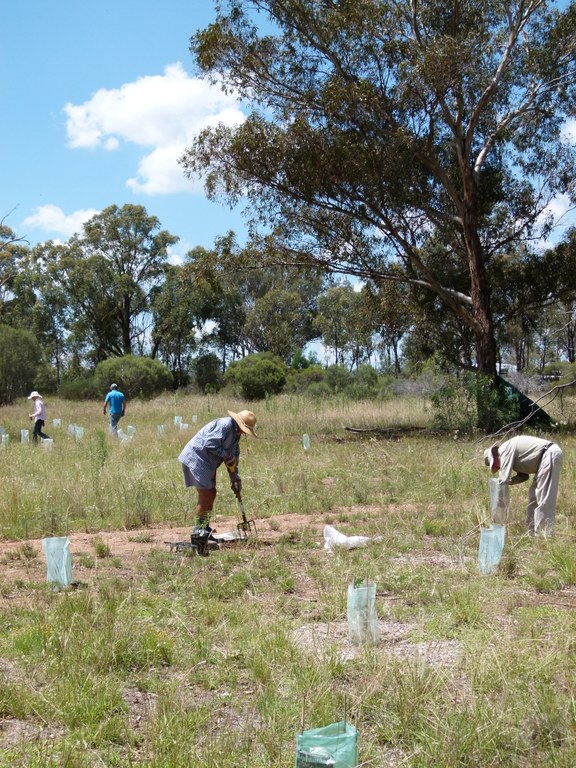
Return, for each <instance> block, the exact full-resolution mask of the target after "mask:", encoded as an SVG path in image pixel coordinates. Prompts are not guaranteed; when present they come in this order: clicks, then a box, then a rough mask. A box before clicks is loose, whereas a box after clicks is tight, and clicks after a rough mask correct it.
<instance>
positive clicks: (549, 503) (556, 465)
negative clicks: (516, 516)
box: [526, 443, 562, 535]
mask: <svg viewBox="0 0 576 768" xmlns="http://www.w3.org/2000/svg"><path fill="white" fill-rule="evenodd" d="M561 468H562V450H561V448H559V447H558V446H557V445H556V444H555V443H552V445H550V447H549V448H547V449H546V451H545V452H544V454H543V455H542V459H541V461H540V466H539V467H538V472H536V474H535V475H534V480H533V481H532V484H531V485H530V490H529V491H528V509H527V511H526V529H527V531H528V533H529V534H532V535H534V534H537V533H540V534H544V535H551V534H552V533H553V531H554V518H555V517H556V498H557V496H558V482H559V480H560V469H561Z"/></svg>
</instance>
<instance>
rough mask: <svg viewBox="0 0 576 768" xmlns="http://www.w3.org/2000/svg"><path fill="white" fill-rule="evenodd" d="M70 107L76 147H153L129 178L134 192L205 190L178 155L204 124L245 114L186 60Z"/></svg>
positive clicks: (237, 119)
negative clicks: (185, 63) (192, 74)
mask: <svg viewBox="0 0 576 768" xmlns="http://www.w3.org/2000/svg"><path fill="white" fill-rule="evenodd" d="M64 111H65V113H66V115H67V123H66V129H67V135H68V144H69V146H70V147H72V148H75V149H78V148H84V149H89V148H92V149H93V148H103V149H105V150H107V151H118V149H119V148H120V147H121V144H122V142H124V143H127V144H134V145H136V146H139V147H145V148H150V151H149V152H148V153H147V154H145V155H144V156H143V157H142V158H141V160H140V163H139V167H138V172H137V176H136V177H134V178H131V179H128V180H127V182H126V183H127V186H128V187H129V188H130V189H132V190H133V191H134V192H143V193H146V194H150V195H157V194H168V193H171V192H182V191H200V185H199V184H194V183H193V182H191V181H188V180H187V179H186V178H185V177H184V174H183V172H182V168H181V166H179V165H178V163H177V158H178V157H179V156H180V155H181V154H182V152H183V150H184V149H185V148H186V147H187V146H189V145H190V143H191V142H192V140H193V139H194V137H195V136H196V135H197V134H198V132H199V131H200V130H202V129H203V128H205V127H207V126H209V125H216V124H218V123H225V124H226V125H237V124H239V123H241V122H242V121H243V120H244V115H243V114H242V112H241V111H240V109H239V107H238V103H237V100H236V99H235V98H234V97H233V96H230V95H226V94H224V93H223V92H222V91H221V90H220V88H219V87H218V86H214V85H210V84H209V83H208V82H206V81H204V80H199V79H197V78H193V77H190V76H189V75H188V74H187V73H186V72H185V71H184V69H183V67H182V64H180V63H176V64H171V65H169V66H167V67H166V68H165V70H164V74H163V75H152V76H146V77H141V78H139V79H138V80H136V81H135V82H132V83H126V84H124V85H122V86H121V87H120V88H116V89H111V90H106V89H100V90H99V91H97V92H96V93H95V94H94V95H93V96H92V98H91V99H89V100H88V101H85V102H84V103H83V104H80V105H74V104H70V103H68V104H66V106H65V107H64Z"/></svg>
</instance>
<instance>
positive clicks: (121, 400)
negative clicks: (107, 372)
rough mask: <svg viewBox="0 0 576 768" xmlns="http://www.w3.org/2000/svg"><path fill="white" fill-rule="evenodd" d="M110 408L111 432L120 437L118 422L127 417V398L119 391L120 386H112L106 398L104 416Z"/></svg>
mask: <svg viewBox="0 0 576 768" xmlns="http://www.w3.org/2000/svg"><path fill="white" fill-rule="evenodd" d="M108 406H110V431H111V432H112V434H113V435H116V437H118V422H119V421H120V419H121V418H122V416H125V415H126V397H125V396H124V395H123V394H122V392H120V390H119V389H118V384H110V391H109V392H108V393H107V395H106V397H105V398H104V408H103V411H104V415H106V409H107V408H108Z"/></svg>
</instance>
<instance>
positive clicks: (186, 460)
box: [178, 411, 257, 554]
mask: <svg viewBox="0 0 576 768" xmlns="http://www.w3.org/2000/svg"><path fill="white" fill-rule="evenodd" d="M255 426H256V416H255V415H254V414H253V413H252V411H240V412H239V413H234V412H233V411H228V416H224V417H223V418H219V419H214V420H213V421H211V422H209V423H208V424H206V425H205V426H203V427H202V428H201V429H200V430H199V431H198V432H197V433H196V434H195V435H194V437H193V438H192V439H191V440H189V441H188V443H187V444H186V445H185V446H184V448H183V449H182V451H181V453H180V455H179V456H178V460H179V461H180V463H181V465H182V473H183V475H184V485H185V486H186V488H196V491H197V494H198V499H197V504H196V526H195V528H194V529H193V531H192V539H193V541H194V537H195V536H196V537H200V539H204V538H206V539H207V538H208V537H209V535H210V533H211V531H212V529H211V528H210V516H211V514H212V509H213V507H214V500H215V499H216V470H217V469H218V467H219V466H220V465H221V464H224V465H225V467H226V469H227V470H228V476H229V479H230V487H231V488H232V490H233V492H234V494H235V495H236V497H238V498H239V497H240V493H241V491H242V481H241V479H240V475H239V474H238V463H239V461H240V438H241V437H242V435H250V436H252V437H256V436H257V435H256V433H255V431H254V427H255ZM204 550H205V548H204V547H199V549H198V551H199V553H200V554H207V551H204Z"/></svg>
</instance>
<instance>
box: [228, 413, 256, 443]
mask: <svg viewBox="0 0 576 768" xmlns="http://www.w3.org/2000/svg"><path fill="white" fill-rule="evenodd" d="M228 415H229V416H232V418H233V419H234V421H235V422H236V424H238V426H239V427H240V429H241V430H242V432H244V433H245V434H246V435H252V437H258V435H257V434H256V432H254V427H255V426H256V416H254V414H253V413H252V411H239V413H234V411H228Z"/></svg>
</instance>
